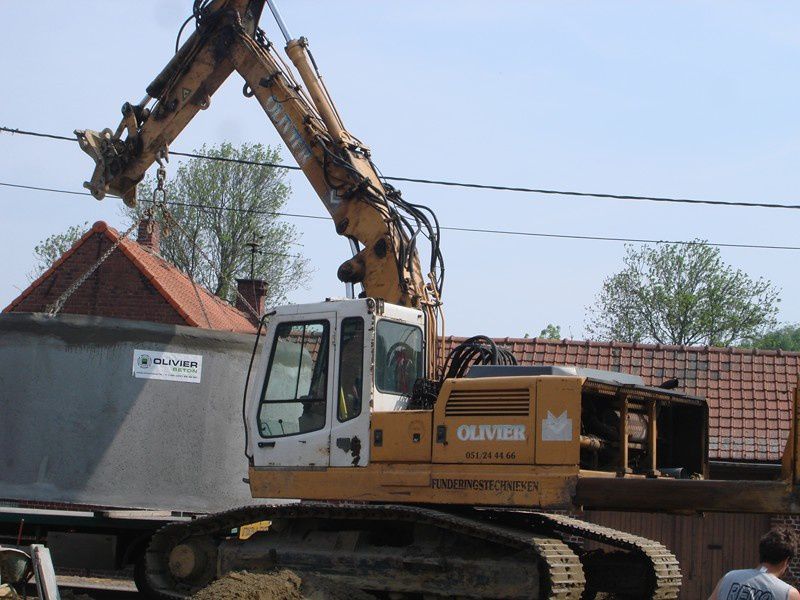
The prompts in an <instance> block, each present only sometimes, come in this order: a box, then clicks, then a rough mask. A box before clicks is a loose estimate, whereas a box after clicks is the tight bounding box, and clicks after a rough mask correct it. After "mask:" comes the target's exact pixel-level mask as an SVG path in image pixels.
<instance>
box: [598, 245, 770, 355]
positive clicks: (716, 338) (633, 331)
mask: <svg viewBox="0 0 800 600" xmlns="http://www.w3.org/2000/svg"><path fill="white" fill-rule="evenodd" d="M779 302H780V299H779V293H778V290H777V289H776V288H775V287H774V286H773V285H772V284H771V283H770V282H768V281H765V280H764V279H761V278H759V279H756V280H754V279H752V278H750V277H749V276H748V275H746V274H745V273H743V272H742V271H740V270H739V269H734V268H732V267H730V266H729V265H726V264H725V263H724V262H723V261H722V259H721V257H720V252H719V249H717V248H714V247H712V246H709V245H708V244H707V243H705V242H704V241H701V240H696V241H695V242H694V243H691V244H658V245H656V246H642V247H638V248H637V247H635V246H627V247H626V254H625V257H624V259H623V268H622V270H621V271H620V272H619V273H617V274H615V275H612V276H611V277H609V278H607V279H606V280H605V281H604V282H603V288H602V291H601V292H600V294H599V296H598V297H597V301H596V303H595V305H594V306H591V307H589V309H588V310H589V320H588V321H589V322H588V324H587V329H588V330H589V332H590V334H591V335H592V336H593V337H596V338H599V339H606V340H618V341H625V342H658V343H665V344H708V345H713V346H729V345H731V344H733V343H734V342H737V341H740V340H743V339H751V338H754V337H757V336H758V335H759V334H760V333H761V332H763V331H764V329H766V328H768V327H771V326H774V324H775V316H776V314H777V312H778V308H777V305H778V303H779Z"/></svg>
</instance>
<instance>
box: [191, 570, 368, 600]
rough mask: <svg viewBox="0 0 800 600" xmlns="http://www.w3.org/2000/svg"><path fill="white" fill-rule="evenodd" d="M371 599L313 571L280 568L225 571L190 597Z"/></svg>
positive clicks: (210, 599)
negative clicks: (270, 571) (301, 571)
mask: <svg viewBox="0 0 800 600" xmlns="http://www.w3.org/2000/svg"><path fill="white" fill-rule="evenodd" d="M221 599H226V600H227V599H230V600H375V597H374V596H372V595H371V594H367V593H365V592H362V591H361V590H359V589H356V588H353V587H350V586H347V585H342V584H339V583H336V582H334V581H331V580H329V579H325V578H324V577H318V576H314V575H307V574H301V573H297V572H295V571H290V570H288V569H282V570H279V571H274V572H272V573H248V572H247V571H242V572H238V573H229V574H228V575H226V576H225V577H223V578H222V579H218V580H217V581H215V582H214V583H212V584H211V585H209V586H208V587H207V588H205V589H203V590H201V591H200V592H198V593H197V594H195V595H194V596H193V600H221Z"/></svg>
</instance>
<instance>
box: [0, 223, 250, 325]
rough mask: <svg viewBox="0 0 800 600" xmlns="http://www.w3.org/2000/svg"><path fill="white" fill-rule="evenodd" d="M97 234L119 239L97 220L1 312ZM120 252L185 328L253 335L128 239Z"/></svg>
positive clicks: (238, 316)
mask: <svg viewBox="0 0 800 600" xmlns="http://www.w3.org/2000/svg"><path fill="white" fill-rule="evenodd" d="M97 233H100V234H103V235H105V236H106V237H107V238H108V239H109V240H110V241H111V242H112V243H113V242H116V241H117V240H118V239H119V238H120V233H119V232H118V231H117V230H116V229H114V228H113V227H110V226H109V225H107V224H106V223H105V222H104V221H98V222H97V223H95V224H94V225H93V226H92V228H91V229H90V230H89V231H87V232H86V233H85V234H84V235H83V236H82V237H81V238H80V239H79V240H78V241H77V242H75V244H74V245H73V246H72V248H70V249H69V250H68V251H67V252H65V253H64V254H63V255H62V256H61V257H60V258H59V259H58V260H57V261H56V262H55V263H53V265H52V266H51V267H50V268H49V269H48V270H47V271H45V272H44V273H43V274H42V275H41V276H40V277H39V278H38V279H36V281H34V282H33V283H32V284H31V285H30V286H28V288H27V289H26V290H25V291H23V292H22V294H20V295H19V296H18V297H17V298H16V299H14V301H13V302H12V303H11V304H10V305H9V306H7V307H6V308H5V309H4V310H3V312H11V311H12V310H13V309H14V307H15V306H17V305H18V304H20V303H21V302H22V301H23V300H24V299H25V298H26V297H27V296H28V295H30V294H31V293H32V292H33V290H35V289H36V288H37V287H38V286H39V285H41V284H42V283H43V282H44V281H46V280H47V279H48V278H49V277H50V276H51V275H52V274H53V273H54V272H56V271H57V270H58V268H59V267H60V266H61V265H62V264H63V263H64V262H65V261H66V260H68V259H69V257H70V256H72V255H73V254H74V253H75V251H76V250H77V249H78V248H80V247H81V245H83V244H84V243H85V242H86V241H87V240H88V239H90V238H91V237H92V236H93V235H95V234H97ZM120 250H121V251H122V253H123V254H124V255H125V256H126V257H127V258H128V259H129V260H130V261H131V262H132V263H133V264H134V266H135V267H136V268H137V269H138V270H139V272H141V273H142V275H143V276H144V277H145V278H146V279H147V280H148V281H149V282H150V283H151V284H152V285H153V287H155V288H156V290H158V292H159V293H160V294H161V295H162V296H163V297H164V299H165V300H166V301H167V302H168V303H169V304H170V305H171V306H172V307H173V308H174V309H175V311H176V312H177V313H178V314H179V315H180V316H181V317H182V318H183V319H184V321H185V322H186V324H187V325H190V326H193V327H202V328H205V329H219V330H223V331H236V332H240V333H255V330H256V328H255V326H254V325H253V324H252V323H251V322H250V321H249V320H248V318H247V316H246V315H245V314H244V313H242V312H241V311H240V310H238V309H236V308H235V307H233V306H231V305H230V304H228V303H227V302H225V301H224V300H222V299H220V298H218V297H217V296H215V295H214V294H212V293H211V292H209V291H208V290H206V289H205V288H204V287H203V286H201V285H199V284H197V283H195V282H193V281H192V280H191V279H190V278H189V277H188V276H187V275H186V274H184V273H183V272H182V271H180V270H179V269H178V268H177V267H175V266H174V265H172V264H170V263H168V262H167V261H166V260H164V259H163V258H161V257H160V256H159V255H158V254H156V253H155V252H153V251H151V250H149V249H148V248H145V247H144V246H142V245H140V244H138V243H137V242H135V241H133V240H131V239H129V238H125V239H124V240H122V242H121V243H120V245H119V248H118V250H117V251H120Z"/></svg>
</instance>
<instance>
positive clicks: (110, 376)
mask: <svg viewBox="0 0 800 600" xmlns="http://www.w3.org/2000/svg"><path fill="white" fill-rule="evenodd" d="M254 341H255V338H254V336H252V335H249V334H235V333H228V332H219V331H211V330H204V329H198V328H194V327H181V326H172V325H161V324H155V323H144V322H137V321H125V320H119V319H109V318H105V317H86V316H79V315H59V316H58V317H55V318H49V317H46V316H44V315H41V314H13V313H7V314H3V315H0V499H13V500H27V501H33V502H37V503H75V504H88V505H93V506H98V505H99V506H112V507H125V508H143V509H146V508H149V509H156V510H171V511H172V510H180V511H197V512H207V511H214V510H221V509H225V508H230V507H232V506H241V505H244V504H248V503H251V502H252V500H251V499H250V491H249V487H248V486H247V485H246V484H245V483H244V482H243V481H242V478H244V477H247V459H246V458H245V456H244V428H243V426H242V420H241V406H242V404H241V403H242V394H243V390H244V383H245V376H246V373H247V366H248V363H249V360H250V355H251V351H252V347H253V342H254ZM135 349H142V350H149V351H165V352H177V353H182V354H193V355H200V356H202V373H201V380H200V383H189V382H185V381H164V380H158V379H140V378H137V377H134V376H133V356H134V350H135Z"/></svg>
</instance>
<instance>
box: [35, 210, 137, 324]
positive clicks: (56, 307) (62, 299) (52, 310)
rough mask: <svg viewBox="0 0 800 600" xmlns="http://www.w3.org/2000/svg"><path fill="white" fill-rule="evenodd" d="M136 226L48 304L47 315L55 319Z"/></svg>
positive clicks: (126, 232)
mask: <svg viewBox="0 0 800 600" xmlns="http://www.w3.org/2000/svg"><path fill="white" fill-rule="evenodd" d="M148 212H152V209H150V208H148V209H147V211H145V214H147V213H148ZM138 226H139V223H138V221H134V222H133V223H132V224H131V226H130V227H128V229H127V231H125V233H123V234H122V235H121V236H119V237H118V238H117V240H116V241H115V242H114V243H113V244H111V247H110V248H109V249H108V250H106V251H105V252H103V254H102V256H100V258H98V259H97V260H96V261H95V263H94V264H93V265H92V266H91V267H89V268H88V269H87V270H86V272H85V273H84V274H83V275H81V276H80V277H78V279H76V280H75V281H74V282H73V283H72V285H70V286H69V287H68V288H67V289H66V290H64V293H63V294H61V295H60V296H59V297H58V299H57V300H56V301H55V302H53V303H52V304H49V305H48V306H47V308H46V312H47V315H48V316H50V317H55V316H56V315H57V314H58V313H59V312H60V311H61V309H62V308H64V304H65V303H66V301H67V300H69V297H70V296H72V294H74V293H75V291H76V290H77V289H78V288H79V287H81V286H82V285H83V284H84V282H85V281H86V280H87V279H89V277H91V275H92V273H94V272H95V271H96V270H97V268H98V267H99V266H100V265H102V264H103V263H104V262H105V261H106V259H107V258H108V257H109V256H111V253H112V252H114V250H116V249H117V248H118V247H119V245H120V244H121V243H122V240H124V239H125V238H127V237H128V236H129V235H130V234H131V233H132V232H133V230H134V229H136V228H137V227H138Z"/></svg>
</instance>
